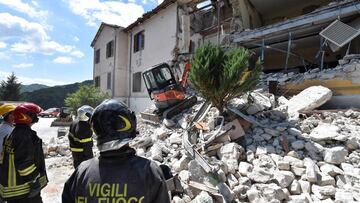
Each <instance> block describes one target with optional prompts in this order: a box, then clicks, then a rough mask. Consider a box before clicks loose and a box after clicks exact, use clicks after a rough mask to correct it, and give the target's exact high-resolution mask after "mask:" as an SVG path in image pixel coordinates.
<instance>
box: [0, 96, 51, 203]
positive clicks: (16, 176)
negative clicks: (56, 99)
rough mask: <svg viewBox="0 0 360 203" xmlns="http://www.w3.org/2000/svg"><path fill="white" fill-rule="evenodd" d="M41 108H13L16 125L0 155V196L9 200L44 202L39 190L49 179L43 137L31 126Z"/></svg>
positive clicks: (31, 202)
mask: <svg viewBox="0 0 360 203" xmlns="http://www.w3.org/2000/svg"><path fill="white" fill-rule="evenodd" d="M40 112H41V108H40V107H39V106H37V105H36V104H32V103H24V104H21V105H19V106H17V107H16V108H15V110H14V113H13V114H14V123H15V128H14V130H13V131H12V133H11V134H10V135H9V136H7V138H6V139H5V141H4V145H3V146H4V149H3V151H2V153H1V156H0V184H1V186H0V195H1V197H2V198H3V199H4V200H5V201H7V202H8V203H25V202H26V203H42V199H41V196H40V191H41V189H42V188H44V187H45V186H46V184H47V182H48V179H47V175H46V168H45V158H44V153H43V149H42V140H41V139H40V138H39V137H38V136H37V134H36V132H35V131H33V130H32V129H31V126H32V125H33V124H34V123H36V122H38V120H39V119H38V117H37V114H38V113H40Z"/></svg>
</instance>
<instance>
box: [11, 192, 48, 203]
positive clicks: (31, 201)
mask: <svg viewBox="0 0 360 203" xmlns="http://www.w3.org/2000/svg"><path fill="white" fill-rule="evenodd" d="M7 203H43V201H42V199H41V196H40V193H39V194H38V195H36V196H35V197H31V198H24V199H17V200H11V201H7Z"/></svg>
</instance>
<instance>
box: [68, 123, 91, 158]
mask: <svg viewBox="0 0 360 203" xmlns="http://www.w3.org/2000/svg"><path fill="white" fill-rule="evenodd" d="M92 135H93V131H92V130H91V126H90V124H89V123H88V122H86V121H79V120H75V121H73V122H72V123H71V125H70V129H69V134H68V137H69V142H70V150H71V151H72V152H76V153H83V152H84V151H91V152H92V147H93V139H92Z"/></svg>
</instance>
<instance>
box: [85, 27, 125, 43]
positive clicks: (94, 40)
mask: <svg viewBox="0 0 360 203" xmlns="http://www.w3.org/2000/svg"><path fill="white" fill-rule="evenodd" d="M105 26H108V27H112V28H115V29H117V28H123V27H121V26H119V25H115V24H109V23H104V22H101V24H100V27H99V29H98V31H97V32H96V34H95V37H94V39H93V40H92V41H91V44H90V46H91V47H94V44H95V43H96V41H97V39H98V38H99V35H100V33H101V31H102V30H103V29H104V27H105Z"/></svg>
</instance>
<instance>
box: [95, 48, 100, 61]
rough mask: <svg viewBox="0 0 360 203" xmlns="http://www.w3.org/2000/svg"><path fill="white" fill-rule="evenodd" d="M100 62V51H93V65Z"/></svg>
mask: <svg viewBox="0 0 360 203" xmlns="http://www.w3.org/2000/svg"><path fill="white" fill-rule="evenodd" d="M99 62H100V49H97V50H96V51H95V64H97V63H99Z"/></svg>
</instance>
